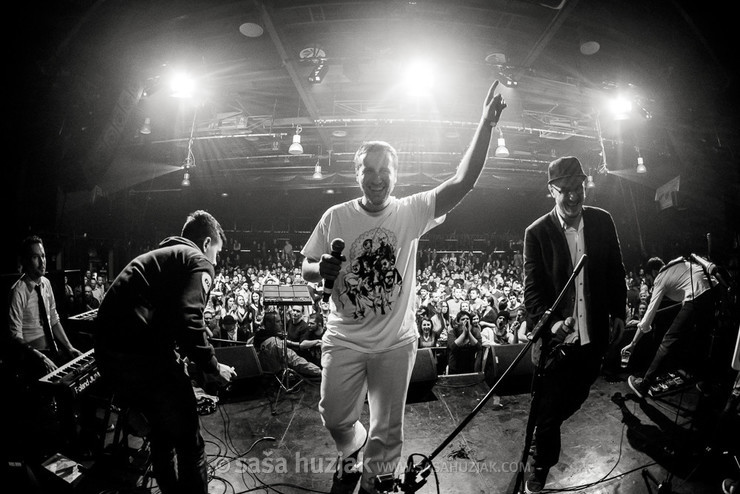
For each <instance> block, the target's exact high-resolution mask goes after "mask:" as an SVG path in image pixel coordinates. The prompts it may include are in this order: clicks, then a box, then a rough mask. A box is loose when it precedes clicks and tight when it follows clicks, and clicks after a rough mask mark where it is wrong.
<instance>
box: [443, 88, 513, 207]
mask: <svg viewBox="0 0 740 494" xmlns="http://www.w3.org/2000/svg"><path fill="white" fill-rule="evenodd" d="M497 86H498V81H496V82H494V83H493V84H492V85H491V87H490V89H489V90H488V94H487V95H486V99H485V101H484V102H483V115H482V116H481V119H480V122H479V123H478V128H477V129H476V130H475V134H474V135H473V140H472V142H471V143H470V146H469V147H468V150H467V151H466V152H465V156H463V159H462V161H460V165H459V166H458V167H457V172H455V175H453V176H452V177H450V178H449V179H447V180H445V181H444V182H443V183H441V184H440V185H438V186H437V188H436V195H437V199H436V207H435V211H434V216H435V218H439V217H440V216H442V215H444V214H447V213H449V212H450V211H452V209H453V208H454V207H455V206H457V205H458V204H459V203H460V201H462V200H463V198H464V197H465V196H466V195H467V194H468V192H470V191H471V190H473V186H474V185H475V182H476V180H478V177H479V176H480V173H481V171H482V170H483V165H484V164H485V163H486V157H487V156H488V145H489V144H490V142H491V132H492V130H493V127H494V126H496V124H497V123H498V119H499V117H500V116H501V112H502V111H503V110H504V108H506V103H504V100H503V98H502V97H501V94H496V95H494V92H495V90H496V87H497Z"/></svg>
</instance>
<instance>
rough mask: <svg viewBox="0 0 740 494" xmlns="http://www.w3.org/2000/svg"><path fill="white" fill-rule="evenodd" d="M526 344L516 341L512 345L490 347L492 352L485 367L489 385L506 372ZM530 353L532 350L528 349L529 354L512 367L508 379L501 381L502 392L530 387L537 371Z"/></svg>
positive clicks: (485, 376) (486, 379)
mask: <svg viewBox="0 0 740 494" xmlns="http://www.w3.org/2000/svg"><path fill="white" fill-rule="evenodd" d="M525 346H526V343H514V344H511V345H494V346H492V347H490V353H489V354H488V358H487V359H486V363H485V368H484V369H483V372H484V379H485V381H486V384H488V386H489V387H490V386H493V385H494V384H495V383H496V382H497V381H498V379H499V378H500V377H501V375H502V374H503V373H504V372H506V369H508V368H509V366H510V365H511V364H512V362H514V359H516V357H517V356H518V355H519V353H520V352H521V351H522V350H523V349H524V347H525ZM530 353H531V351H527V354H526V355H524V356H523V357H522V358H521V360H519V362H518V363H517V364H516V367H514V368H513V369H511V371H509V374H508V375H507V376H506V379H505V380H504V381H502V382H501V384H500V386H501V391H502V392H506V393H508V392H514V391H515V390H518V389H525V390H526V388H527V387H529V385H530V384H531V382H532V376H534V371H535V366H534V364H533V363H532V358H531V355H530ZM499 394H502V393H499Z"/></svg>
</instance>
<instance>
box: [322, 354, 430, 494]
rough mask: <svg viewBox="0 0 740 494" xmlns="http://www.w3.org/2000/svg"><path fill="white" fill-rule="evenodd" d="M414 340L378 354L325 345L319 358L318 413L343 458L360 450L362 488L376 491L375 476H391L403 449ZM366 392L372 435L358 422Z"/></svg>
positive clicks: (412, 367) (413, 357)
mask: <svg viewBox="0 0 740 494" xmlns="http://www.w3.org/2000/svg"><path fill="white" fill-rule="evenodd" d="M416 349H417V347H416V342H415V341H414V342H410V343H409V344H408V345H404V346H403V347H400V348H397V349H394V350H389V351H387V352H381V353H363V352H358V351H355V350H351V349H349V348H346V347H341V346H326V347H324V348H323V352H322V355H321V365H322V375H321V400H320V401H319V413H320V414H321V419H322V421H323V423H324V426H325V427H326V428H327V429H328V430H329V433H330V434H331V436H332V438H334V442H335V443H336V446H337V451H338V453H339V455H340V456H341V457H342V458H343V457H346V456H347V455H349V454H351V453H353V452H355V451H357V450H358V449H359V448H360V447H362V443H363V442H364V441H365V436H366V434H369V437H368V441H367V445H366V446H365V451H364V455H363V456H364V458H363V473H362V487H363V488H365V489H366V490H368V491H369V492H375V491H374V488H373V485H374V480H375V476H376V475H381V474H388V473H394V472H395V470H396V467H397V466H398V461H399V459H400V457H401V449H402V446H403V416H404V407H405V405H406V393H407V391H408V387H409V381H410V380H411V372H412V371H413V369H414V361H415V360H416ZM366 394H367V399H368V405H369V408H370V432H369V433H367V432H366V430H365V427H363V425H362V424H361V423H360V414H361V413H362V407H363V404H364V402H365V395H366Z"/></svg>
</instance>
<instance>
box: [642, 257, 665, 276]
mask: <svg viewBox="0 0 740 494" xmlns="http://www.w3.org/2000/svg"><path fill="white" fill-rule="evenodd" d="M646 266H647V269H648V271H651V272H652V271H660V270H661V269H662V268H663V266H665V263H664V262H663V259H661V258H660V257H651V258H650V259H648V262H647V264H646Z"/></svg>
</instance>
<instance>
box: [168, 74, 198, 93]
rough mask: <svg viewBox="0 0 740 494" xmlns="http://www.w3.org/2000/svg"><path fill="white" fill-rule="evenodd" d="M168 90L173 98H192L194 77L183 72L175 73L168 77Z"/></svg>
mask: <svg viewBox="0 0 740 494" xmlns="http://www.w3.org/2000/svg"><path fill="white" fill-rule="evenodd" d="M170 90H171V93H172V96H174V97H175V98H192V97H193V93H194V92H195V79H193V78H192V77H190V76H189V75H188V74H185V73H184V72H179V73H175V74H173V75H172V78H171V79H170Z"/></svg>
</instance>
